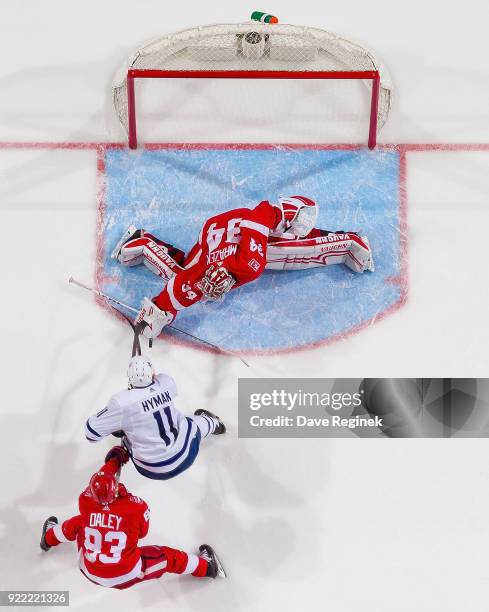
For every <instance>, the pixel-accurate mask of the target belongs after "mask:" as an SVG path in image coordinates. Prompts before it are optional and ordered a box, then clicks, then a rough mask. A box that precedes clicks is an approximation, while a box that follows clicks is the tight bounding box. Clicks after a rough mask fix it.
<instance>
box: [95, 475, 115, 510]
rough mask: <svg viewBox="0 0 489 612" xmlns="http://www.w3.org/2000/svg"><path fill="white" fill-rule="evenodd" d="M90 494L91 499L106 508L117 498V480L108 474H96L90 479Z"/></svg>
mask: <svg viewBox="0 0 489 612" xmlns="http://www.w3.org/2000/svg"><path fill="white" fill-rule="evenodd" d="M89 486H90V493H91V494H92V497H93V499H94V500H95V501H96V502H98V503H99V504H102V505H103V506H106V505H107V504H110V503H112V502H113V501H114V499H115V498H116V497H117V490H118V484H117V478H116V476H115V475H114V474H111V473H110V472H96V473H95V474H94V475H93V476H92V477H91V478H90V485H89Z"/></svg>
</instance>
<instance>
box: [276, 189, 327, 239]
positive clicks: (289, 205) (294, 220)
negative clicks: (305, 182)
mask: <svg viewBox="0 0 489 612" xmlns="http://www.w3.org/2000/svg"><path fill="white" fill-rule="evenodd" d="M278 208H279V209H280V210H281V212H282V223H280V224H279V226H278V228H277V232H280V233H285V232H290V233H291V234H294V235H295V236H298V237H299V238H302V237H304V236H307V234H309V232H310V231H311V230H312V229H313V227H314V226H315V225H316V221H317V218H318V213H319V207H318V204H317V202H315V201H314V200H311V198H306V197H305V196H288V197H281V198H280V199H279V201H278Z"/></svg>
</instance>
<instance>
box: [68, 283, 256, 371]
mask: <svg viewBox="0 0 489 612" xmlns="http://www.w3.org/2000/svg"><path fill="white" fill-rule="evenodd" d="M68 282H69V283H72V284H73V285H77V286H78V287H81V288H82V289H86V290H87V291H91V292H92V293H94V294H95V295H98V297H100V298H102V299H104V300H107V301H108V302H112V303H113V304H116V305H117V306H121V307H122V308H126V309H127V310H129V311H130V312H134V313H138V312H139V310H137V309H136V308H133V307H132V306H129V304H124V302H120V301H119V300H116V299H115V298H113V297H110V295H106V294H105V293H102V291H99V290H98V289H95V288H94V287H89V286H88V285H85V284H84V283H81V282H80V281H77V280H76V279H74V278H73V277H72V276H70V278H69V279H68ZM115 310H117V311H118V312H120V310H119V309H118V308H116V309H115ZM120 314H122V316H125V315H124V314H123V313H122V312H121V313H120ZM125 318H126V319H127V320H129V319H128V318H127V317H125ZM131 325H133V323H132V321H131ZM168 327H170V328H171V329H174V330H175V331H177V332H179V333H180V334H184V335H185V336H188V337H189V338H192V339H193V340H196V341H197V342H200V343H201V344H205V345H207V346H210V347H211V348H213V349H214V350H215V351H218V352H219V353H224V354H226V355H230V356H232V357H237V358H238V359H239V360H240V361H241V362H242V363H244V365H245V366H246V367H247V368H249V367H250V364H249V363H248V362H246V361H245V360H244V359H243V358H242V357H241V355H238V354H237V353H234V352H233V351H228V350H227V349H224V348H222V347H220V346H218V345H217V344H213V343H212V342H209V341H208V340H204V339H203V338H199V337H198V336H194V335H193V334H191V333H190V332H188V331H185V330H184V329H181V328H180V327H175V325H172V324H171V325H168ZM133 329H134V326H133Z"/></svg>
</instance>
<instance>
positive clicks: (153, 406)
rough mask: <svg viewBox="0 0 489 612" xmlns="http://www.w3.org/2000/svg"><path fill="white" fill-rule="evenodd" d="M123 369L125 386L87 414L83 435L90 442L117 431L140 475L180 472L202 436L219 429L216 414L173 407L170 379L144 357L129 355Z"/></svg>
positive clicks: (156, 476)
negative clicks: (101, 406)
mask: <svg viewBox="0 0 489 612" xmlns="http://www.w3.org/2000/svg"><path fill="white" fill-rule="evenodd" d="M127 375H128V378H129V388H128V389H127V390H124V391H121V392H119V393H116V394H115V395H113V396H112V397H111V398H110V400H109V402H108V403H107V405H106V407H105V408H104V409H103V410H101V411H100V412H98V413H97V414H94V415H93V416H91V417H89V418H88V419H87V422H86V424H85V436H86V438H87V440H89V441H90V442H99V441H100V440H102V439H103V438H105V437H106V436H108V435H110V434H114V435H116V436H118V437H122V436H123V443H124V445H125V446H126V447H127V448H128V450H129V452H130V454H131V458H132V461H133V463H134V466H135V468H136V469H137V471H138V472H139V473H140V474H142V475H143V476H147V477H148V478H154V479H157V480H167V479H169V478H173V477H174V476H177V475H178V474H181V473H182V472H183V471H184V470H186V469H187V468H189V467H190V466H191V465H192V464H193V462H194V461H195V458H196V457H197V454H198V452H199V446H200V441H201V439H202V438H206V437H207V436H209V435H211V434H215V435H216V434H223V433H225V431H226V427H225V426H224V424H223V423H222V422H221V420H220V419H219V417H217V416H216V415H214V414H212V413H211V412H209V411H207V410H203V409H200V410H196V411H195V413H194V416H193V417H188V416H185V415H184V414H182V413H181V412H179V411H178V410H177V408H176V407H175V404H174V399H175V397H176V395H177V387H176V385H175V381H174V380H173V378H171V377H170V376H167V375H166V374H155V373H154V369H153V365H152V363H151V361H150V360H149V359H148V358H147V357H143V356H136V357H133V358H132V359H131V362H130V363H129V368H128V371H127Z"/></svg>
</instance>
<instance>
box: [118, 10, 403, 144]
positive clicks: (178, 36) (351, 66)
mask: <svg viewBox="0 0 489 612" xmlns="http://www.w3.org/2000/svg"><path fill="white" fill-rule="evenodd" d="M128 69H141V70H144V69H156V70H199V71H207V70H253V71H256V70H287V71H291V72H294V71H310V72H317V71H330V70H341V71H363V70H377V71H378V72H379V73H380V80H381V87H380V98H379V112H378V130H380V129H381V128H382V126H383V125H384V123H385V122H386V120H387V116H388V113H389V109H390V104H391V85H390V79H389V77H388V75H387V73H386V71H385V69H384V68H383V67H382V66H381V64H380V62H379V61H377V59H376V58H375V57H374V55H373V54H372V53H371V52H370V51H368V50H367V49H365V48H364V47H362V46H360V45H358V44H356V43H353V42H351V41H349V40H346V39H344V38H341V37H339V36H336V35H335V34H331V33H330V32H326V31H324V30H320V29H318V28H312V27H308V26H292V25H285V24H266V23H259V22H254V21H253V22H247V23H240V24H221V25H208V26H199V27H196V28H191V29H188V30H183V31H180V32H176V33H174V34H169V35H167V36H165V37H163V38H161V39H159V40H157V41H154V42H152V43H149V44H147V45H145V46H144V47H142V48H141V49H139V50H138V51H137V52H136V53H135V54H134V55H133V56H132V57H130V58H129V60H128V61H127V62H126V63H125V64H124V66H123V67H122V68H121V69H120V71H119V72H118V74H117V76H116V79H115V80H114V83H113V101H114V106H115V109H116V112H117V115H118V117H119V120H120V122H121V123H122V125H123V126H124V129H125V131H126V133H127V131H128V109H127V71H128ZM364 82H365V84H366V85H367V86H368V87H369V88H370V86H371V83H370V81H364Z"/></svg>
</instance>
